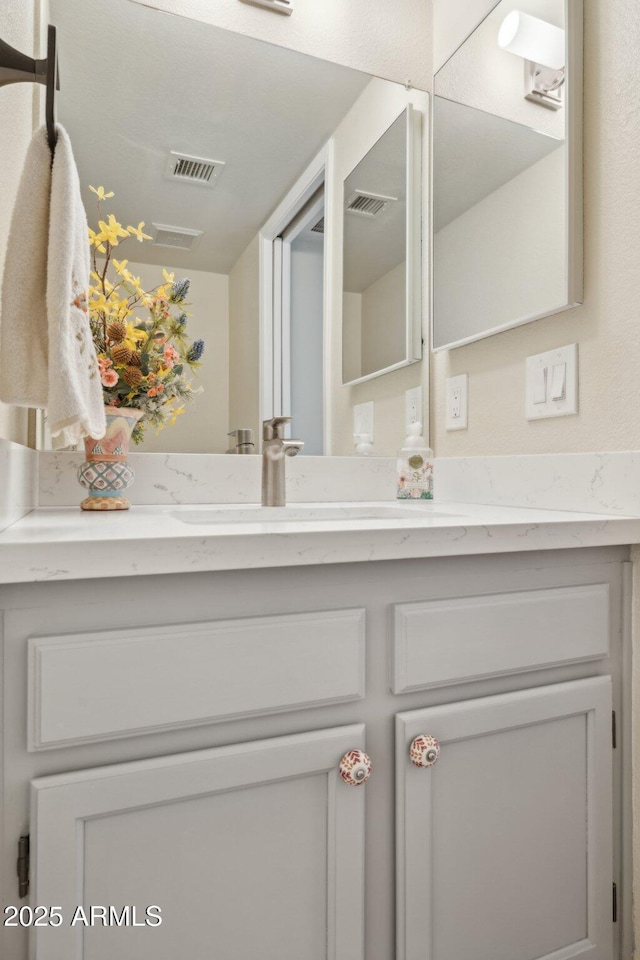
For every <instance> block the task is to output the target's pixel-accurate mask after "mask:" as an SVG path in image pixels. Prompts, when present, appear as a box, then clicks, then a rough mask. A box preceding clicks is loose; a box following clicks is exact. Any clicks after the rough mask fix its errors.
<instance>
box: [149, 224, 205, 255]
mask: <svg viewBox="0 0 640 960" xmlns="http://www.w3.org/2000/svg"><path fill="white" fill-rule="evenodd" d="M151 226H152V227H153V228H154V230H155V231H156V235H155V237H154V238H153V246H154V247H173V248H174V250H195V248H196V247H197V245H198V243H199V242H200V238H201V237H202V235H203V232H204V231H202V230H189V229H188V228H187V227H168V226H166V224H163V223H152V224H151Z"/></svg>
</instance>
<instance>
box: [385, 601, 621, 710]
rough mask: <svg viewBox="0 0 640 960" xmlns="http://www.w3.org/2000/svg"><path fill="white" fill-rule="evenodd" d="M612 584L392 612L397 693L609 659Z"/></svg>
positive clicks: (404, 605) (399, 606)
mask: <svg viewBox="0 0 640 960" xmlns="http://www.w3.org/2000/svg"><path fill="white" fill-rule="evenodd" d="M609 632H610V628H609V585H608V584H606V583H596V584H588V585H586V586H572V587H554V588H551V589H545V590H527V591H522V592H517V593H502V594H492V595H487V596H476V597H455V598H452V599H449V600H428V601H425V602H421V603H400V604H396V605H395V607H394V637H393V663H392V670H393V676H392V683H391V687H392V690H393V692H394V693H405V692H409V691H412V690H426V689H429V688H430V687H440V686H444V685H446V684H450V683H460V682H464V681H470V680H477V679H480V678H486V677H493V676H498V675H502V674H509V673H520V672H524V671H527V670H537V669H540V668H543V667H551V666H557V665H559V664H562V663H571V662H575V661H580V660H596V659H600V658H602V657H606V656H607V655H608V653H609Z"/></svg>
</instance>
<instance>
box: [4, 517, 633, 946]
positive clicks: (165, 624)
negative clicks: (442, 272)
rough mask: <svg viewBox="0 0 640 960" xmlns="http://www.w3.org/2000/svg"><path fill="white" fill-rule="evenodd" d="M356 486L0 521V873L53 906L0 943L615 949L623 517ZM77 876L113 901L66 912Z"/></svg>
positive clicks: (14, 896)
mask: <svg viewBox="0 0 640 960" xmlns="http://www.w3.org/2000/svg"><path fill="white" fill-rule="evenodd" d="M329 507H330V508H331V511H332V512H330V513H329V514H327V516H328V519H326V520H323V519H322V510H323V509H324V510H327V509H328V508H329ZM383 507H385V505H381V504H378V505H360V506H359V507H355V506H353V505H352V507H351V508H349V507H348V506H347V505H342V506H336V505H333V504H332V505H325V506H324V507H322V506H317V507H315V508H311V510H310V514H305V510H309V508H305V507H302V506H301V505H298V506H297V507H296V511H297V513H293V514H289V515H288V516H289V517H290V519H287V520H285V521H274V520H266V521H263V522H262V523H260V522H258V521H254V520H253V519H252V518H251V517H249V518H247V517H246V513H247V508H226V509H225V510H222V511H220V510H217V511H216V510H215V509H214V508H200V509H199V510H198V511H194V510H193V508H187V507H183V508H177V509H176V508H163V509H159V508H139V509H138V510H137V511H136V513H135V514H131V515H130V516H129V517H125V518H116V517H107V518H103V517H100V518H98V519H99V521H100V522H101V521H102V520H104V519H106V520H107V521H108V525H102V524H100V525H97V524H96V522H95V519H94V520H93V522H92V523H90V524H88V523H84V522H83V521H84V520H85V517H81V516H80V515H79V513H75V512H72V511H69V510H38V511H34V513H33V514H30V515H29V516H28V517H26V518H25V519H24V520H22V521H20V522H19V523H17V524H15V525H14V526H13V527H11V528H9V529H8V530H6V531H5V532H4V533H3V534H2V536H1V537H0V566H1V569H2V574H3V578H4V581H5V583H6V585H5V586H4V587H2V589H1V591H0V606H1V607H2V612H3V644H4V659H3V663H4V676H3V688H2V689H3V698H4V767H3V772H4V786H3V789H4V820H3V864H2V893H3V896H2V899H3V904H14V905H15V906H17V907H18V908H19V907H21V906H23V905H27V904H30V905H31V907H33V908H35V907H36V906H37V905H42V906H45V907H52V906H55V907H57V908H58V912H59V913H60V914H61V916H62V917H63V922H62V924H61V925H60V926H59V927H54V926H47V925H42V926H37V927H32V928H31V929H30V930H27V929H20V928H19V927H15V928H8V927H5V928H4V929H3V931H2V934H3V938H4V939H3V945H2V956H3V958H6V960H26V958H27V956H31V957H33V958H35V960H69V958H71V957H74V958H82V960H111V958H113V957H114V956H116V955H117V956H118V957H119V958H120V960H147V958H148V960H151V958H153V960H169V958H171V960H173V958H175V957H178V956H180V957H190V958H191V957H192V958H198V960H199V958H204V957H209V956H212V957H216V958H218V957H220V958H225V960H245V958H254V957H255V958H257V957H260V958H264V960H267V958H269V960H271V958H273V960H282V958H305V960H311V958H313V960H316V958H317V960H321V958H322V960H324V958H332V960H391V958H394V957H395V958H397V960H416V958H418V957H420V958H424V957H428V958H429V960H462V958H466V957H473V958H474V960H496V958H505V960H514V958H525V957H526V958H530V957H536V958H540V960H542V958H545V960H548V958H551V957H553V958H554V960H559V958H568V957H589V958H590V960H613V958H619V957H624V960H629V957H628V956H627V955H625V954H624V953H623V952H622V951H621V947H620V944H621V939H622V933H621V929H622V927H623V925H624V924H623V912H622V906H623V905H625V904H626V902H627V901H626V895H627V894H626V892H623V890H624V888H622V889H621V879H622V877H623V875H624V874H625V871H626V870H627V869H628V864H627V863H626V861H625V858H624V853H625V849H628V846H629V838H628V836H626V837H625V841H624V843H623V825H624V818H625V816H626V815H627V811H626V808H625V804H623V798H624V796H625V789H626V788H625V786H624V785H623V783H622V773H621V771H622V763H621V754H622V753H623V752H624V750H626V749H628V738H627V737H626V735H625V734H624V729H625V724H626V722H627V720H626V717H625V711H626V710H627V708H628V704H627V703H626V702H625V703H623V699H624V697H625V696H626V694H625V689H626V688H625V686H624V680H625V679H626V680H628V679H629V674H628V666H626V665H625V663H626V661H625V658H627V657H629V656H630V651H629V630H630V627H629V621H630V605H631V593H630V580H631V574H630V571H631V564H630V563H629V551H628V547H627V546H625V544H628V543H631V542H637V541H638V540H639V539H640V530H639V529H638V526H639V525H640V521H639V520H637V519H636V520H633V519H625V518H618V517H615V518H614V517H600V516H598V515H582V514H562V513H559V512H549V511H542V510H519V509H514V508H495V507H479V506H475V507H473V506H469V505H455V504H438V505H437V507H436V508H435V509H434V507H433V505H432V506H431V508H429V507H421V506H420V505H418V504H414V505H411V509H412V510H413V515H412V517H410V518H409V519H407V518H406V517H404V516H403V511H402V510H400V508H399V507H396V506H395V504H387V505H386V508H385V509H383ZM254 509H256V508H254ZM286 509H289V508H286ZM406 509H407V508H405V510H404V512H406ZM314 510H315V513H314ZM350 510H351V512H349V511H350ZM358 510H360V511H361V512H360V514H358V512H357V511H358ZM234 511H238V519H237V520H236V521H235V523H234V520H233V516H232V515H233V513H234ZM243 511H244V515H242V516H241V513H242V512H243ZM340 511H342V514H341V515H340ZM394 511H395V512H394ZM336 512H337V514H338V515H337V516H336ZM216 514H217V515H216ZM221 517H222V521H221ZM185 518H186V519H188V520H190V521H191V522H186V523H185V522H183V520H184V519H185ZM112 520H113V521H114V524H113V525H112V524H111V523H110V521H112ZM125 521H127V522H128V529H129V537H128V538H127V537H126V536H124V537H123V538H120V534H119V532H118V524H119V525H120V529H121V530H122V531H124V530H125V528H126V526H127V524H126V523H125ZM64 524H66V527H65V530H66V533H63V532H61V531H62V527H63V526H64ZM101 531H102V532H101ZM65 540H66V543H65ZM54 543H55V548H54ZM36 544H37V545H38V549H37V550H36V549H35V547H36ZM621 544H622V545H621ZM570 547H571V548H570ZM22 548H25V550H26V551H27V552H24V553H23V552H21V551H22ZM401 552H402V553H403V554H404V556H405V557H408V558H409V559H398V556H399V555H400V553H401ZM35 555H38V556H39V561H38V563H39V568H38V570H35V569H33V568H31V569H28V568H27V567H26V566H24V565H23V560H24V559H26V557H27V556H29V557H31V558H33V557H34V556H35ZM98 557H101V558H102V559H101V562H100V561H98ZM56 558H57V559H56ZM54 560H55V564H54V562H53V561H54ZM372 561H373V562H372ZM225 566H226V569H225ZM163 569H164V570H165V571H166V572H165V573H164V574H163V573H162V572H161V571H162V570H163ZM142 571H146V574H147V575H144V576H142V575H138V576H136V575H135V574H136V572H137V573H138V574H141V573H142ZM9 580H13V581H14V582H13V583H10V582H7V581H9ZM35 580H39V581H40V582H33V581H35ZM43 580H46V581H48V582H42V581H43ZM612 711H615V717H616V719H615V722H614V723H613V725H612ZM616 725H617V735H616ZM420 735H426V736H431V737H434V738H436V739H437V741H438V742H439V747H440V754H439V757H438V758H437V760H436V762H435V763H433V764H432V765H431V766H417V765H415V764H414V763H413V762H412V760H411V758H410V750H411V745H412V743H413V741H414V739H415V738H416V737H419V736H420ZM356 750H357V751H366V753H367V754H368V755H369V757H370V759H371V763H372V772H371V775H370V776H369V777H368V778H366V773H365V775H364V777H365V779H364V782H362V783H361V784H360V785H358V786H352V785H349V784H348V783H347V782H345V781H344V780H343V779H342V778H341V776H340V774H339V767H340V762H341V759H342V758H343V757H344V756H345V755H346V754H348V753H349V752H350V751H356ZM432 759H433V758H432ZM625 829H626V828H625ZM26 835H29V836H30V856H29V860H30V863H29V865H28V867H29V869H28V884H29V893H28V897H26V898H24V899H21V898H20V896H19V889H18V876H17V875H16V858H17V856H18V846H19V839H20V837H24V836H26ZM625 844H626V847H625ZM22 852H23V853H24V852H25V843H24V841H23V847H22ZM21 869H22V880H23V883H24V884H25V885H26V883H27V864H26V862H23V863H22V864H21ZM614 885H615V886H614ZM25 889H26V887H25ZM23 892H24V891H23ZM616 896H617V898H618V902H619V903H618V920H617V922H616V920H615V915H614V914H615V909H616V908H615V899H616ZM79 904H83V905H84V907H85V910H86V911H87V917H89V913H88V908H89V907H90V906H94V907H95V906H107V907H108V906H113V907H115V908H117V911H118V915H119V916H122V908H123V907H124V906H129V907H131V908H133V907H134V906H135V908H136V912H135V918H136V919H137V922H138V923H139V924H141V925H140V926H139V927H135V928H133V927H130V928H128V929H127V930H123V929H121V928H118V927H113V926H111V927H103V926H102V925H101V924H102V920H101V919H100V918H101V917H102V913H101V912H100V911H99V912H98V915H97V919H96V921H95V922H96V925H94V926H93V927H90V928H89V927H85V926H84V925H83V923H82V922H81V921H78V922H77V923H76V925H75V926H70V920H71V918H72V917H73V916H74V913H75V909H76V907H77V906H78V905H79ZM150 906H158V907H159V908H160V909H161V913H162V924H161V925H157V926H154V925H149V926H145V925H144V922H145V916H147V915H146V914H145V910H146V908H148V907H150ZM625 909H626V907H625ZM23 916H24V918H25V919H26V920H28V919H29V913H28V912H25V913H24V914H23ZM125 916H126V915H125ZM133 916H134V914H133V912H132V910H131V911H129V914H128V919H129V921H130V922H131V919H132V917H133ZM151 916H153V913H152V914H151ZM628 920H629V917H628V916H624V923H627V922H628ZM40 922H41V923H42V922H43V921H42V920H41V921H40ZM45 922H46V920H45ZM56 922H57V921H56V920H55V919H54V920H53V923H56ZM29 940H30V949H31V953H30V954H29V953H28V949H29V947H28V941H29ZM629 956H630V955H629Z"/></svg>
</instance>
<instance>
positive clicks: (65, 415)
mask: <svg viewBox="0 0 640 960" xmlns="http://www.w3.org/2000/svg"><path fill="white" fill-rule="evenodd" d="M56 131H57V134H58V140H57V143H56V149H55V154H54V161H53V168H52V166H51V153H50V150H49V145H48V142H47V134H46V128H45V127H41V128H40V129H39V130H37V131H36V133H35V134H34V136H33V139H32V141H31V144H30V146H29V150H28V152H27V157H26V161H25V168H24V171H23V174H22V178H21V180H20V186H19V189H18V196H17V198H16V204H15V207H14V211H13V216H12V219H11V230H10V232H9V242H8V246H7V254H6V260H5V270H4V279H3V284H2V309H1V311H0V400H3V401H4V402H5V403H9V404H13V405H17V406H23V407H46V408H47V411H48V426H49V429H50V432H51V435H52V437H53V445H54V447H56V448H60V447H65V446H71V445H74V444H76V443H78V442H79V441H80V440H81V439H82V437H85V436H92V437H96V438H98V437H102V436H104V433H105V430H106V422H105V414H104V402H103V399H102V385H101V382H100V376H99V373H98V364H97V359H96V353H95V348H94V346H93V340H92V337H91V329H90V326H89V317H88V313H87V291H88V286H89V277H90V256H89V243H88V235H87V218H86V214H85V212H84V207H83V206H82V200H81V196H80V183H79V180H78V172H77V170H76V166H75V162H74V159H73V152H72V150H71V143H70V141H69V137H68V136H67V133H66V131H65V130H64V128H63V127H61V126H59V125H58V126H57V128H56Z"/></svg>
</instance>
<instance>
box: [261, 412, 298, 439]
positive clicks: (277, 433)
mask: <svg viewBox="0 0 640 960" xmlns="http://www.w3.org/2000/svg"><path fill="white" fill-rule="evenodd" d="M288 423H293V417H272V418H271V419H270V420H263V421H262V439H263V440H284V428H285V426H286V425H287V424H288Z"/></svg>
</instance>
